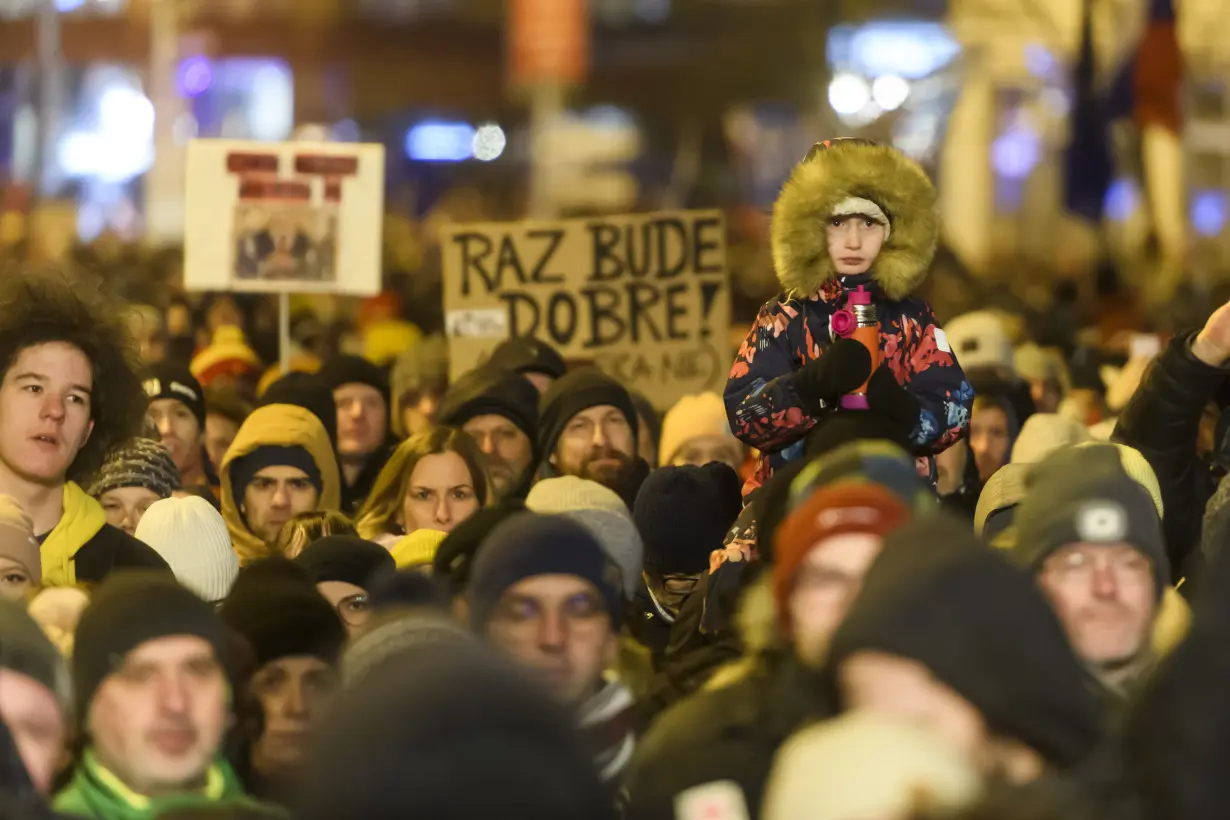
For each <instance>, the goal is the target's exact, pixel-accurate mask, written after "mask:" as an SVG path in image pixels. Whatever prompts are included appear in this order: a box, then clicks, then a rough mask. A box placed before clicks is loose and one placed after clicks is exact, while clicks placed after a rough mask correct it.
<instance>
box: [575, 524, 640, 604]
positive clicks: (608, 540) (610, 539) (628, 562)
mask: <svg viewBox="0 0 1230 820" xmlns="http://www.w3.org/2000/svg"><path fill="white" fill-rule="evenodd" d="M559 515H561V516H563V517H565V518H568V519H571V520H573V521H575V522H577V523H578V524H580V525H581V526H582V527H584V528H585V529H587V530H589V533H590V535H592V536H593V537H594V538H596V539H598V546H600V547H602V551H603V552H605V553H606V557H607V558H608V559H609V560H610V561H612V562H613V563H614V564H615V566H617V567H619V575H620V579H621V583H620V586H621V587H622V588H623V591H624V595H625V596H626V597H627V598H628V600H632V598H633V597H634V596H635V595H636V592H637V590H638V589H639V588H640V586H641V571H642V570H643V569H644V565H645V543H644V541H643V540H642V539H641V533H640V531H639V530H638V529H637V528H636V524H635V523H634V522H633V521H632V516H631V515H630V514H629V513H628V512H627V510H621V511H619V512H610V511H608V510H568V511H567V512H561V513H559Z"/></svg>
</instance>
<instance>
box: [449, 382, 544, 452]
mask: <svg viewBox="0 0 1230 820" xmlns="http://www.w3.org/2000/svg"><path fill="white" fill-rule="evenodd" d="M483 415H494V416H503V417H504V418H506V419H508V420H509V421H511V422H512V423H513V424H515V425H517V428H518V429H519V430H521V432H523V433H525V434H526V435H527V436H528V437H529V439H530V441H531V442H533V441H535V440H536V439H537V437H538V391H537V390H535V389H534V385H532V384H530V383H529V382H528V381H526V380H525V379H523V378H521V377H520V376H518V375H515V374H513V373H508V372H506V371H503V370H499V369H497V368H494V367H491V366H486V367H480V368H478V369H476V370H471V371H470V372H469V373H466V374H465V375H463V376H462V377H461V378H459V379H458V380H457V381H455V382H453V384H452V385H450V386H449V388H448V392H447V393H445V394H444V401H442V402H441V403H440V410H439V412H438V413H437V414H436V418H437V419H438V420H439V422H440V423H441V424H446V425H448V426H450V427H461V426H462V425H463V424H465V423H466V422H467V421H469V420H470V419H472V418H474V417H475V416H483Z"/></svg>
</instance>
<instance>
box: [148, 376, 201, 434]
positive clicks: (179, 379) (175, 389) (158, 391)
mask: <svg viewBox="0 0 1230 820" xmlns="http://www.w3.org/2000/svg"><path fill="white" fill-rule="evenodd" d="M145 395H146V396H147V397H148V398H149V400H150V401H158V400H159V399H175V400H176V401H177V402H180V403H181V404H183V405H184V406H185V407H187V408H188V409H189V410H191V411H192V415H194V416H196V420H197V424H199V425H201V429H202V430H204V429H205V413H206V405H205V391H204V390H203V389H201V383H200V382H198V381H197V380H196V376H193V375H192V371H191V370H189V369H188V368H186V367H184V366H183V365H180V364H177V363H175V362H157V363H156V364H152V365H150V366H149V367H148V368H146V371H145Z"/></svg>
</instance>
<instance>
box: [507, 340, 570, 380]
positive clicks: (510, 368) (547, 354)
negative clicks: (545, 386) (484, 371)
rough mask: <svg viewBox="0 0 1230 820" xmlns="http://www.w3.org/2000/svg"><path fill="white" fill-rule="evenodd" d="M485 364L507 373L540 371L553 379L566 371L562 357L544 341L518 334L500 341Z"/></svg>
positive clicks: (561, 375)
mask: <svg viewBox="0 0 1230 820" xmlns="http://www.w3.org/2000/svg"><path fill="white" fill-rule="evenodd" d="M487 364H489V365H491V366H492V367H495V368H497V369H499V370H504V371H506V372H508V373H542V374H544V375H547V376H550V377H551V378H553V379H558V378H561V377H563V375H564V374H565V373H567V372H568V368H567V366H566V365H565V364H564V360H563V358H562V357H561V356H560V355H559V353H558V352H557V351H556V350H555V348H553V347H551V345H549V344H546V343H545V342H540V341H538V340H537V339H534V338H531V337H528V336H518V337H516V338H512V339H507V340H505V341H503V342H501V343H500V346H499V347H497V348H496V349H495V350H494V351H493V352H492V353H491V358H490V359H488V360H487Z"/></svg>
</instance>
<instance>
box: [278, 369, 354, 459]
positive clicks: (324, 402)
mask: <svg viewBox="0 0 1230 820" xmlns="http://www.w3.org/2000/svg"><path fill="white" fill-rule="evenodd" d="M270 404H291V405H294V406H295V407H302V408H303V409H304V410H306V411H308V412H309V413H311V414H312V415H313V416H315V417H316V418H318V419H320V423H321V424H322V425H324V428H325V432H326V433H328V434H329V441H330V442H332V444H333V449H335V450H336V449H337V402H335V401H334V400H333V388H331V387H328V386H327V385H326V384H325V383H324V382H323V381H321V380H320V378H319V377H318V376H316V375H314V374H311V373H298V372H296V373H287V374H286V375H285V376H283V377H282V378H280V379H278V380H277V381H275V382H274V383H273V384H271V385H269V386H268V387H267V388H265V392H264V393H262V394H261V398H260V406H261V407H266V406H268V405H270Z"/></svg>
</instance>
